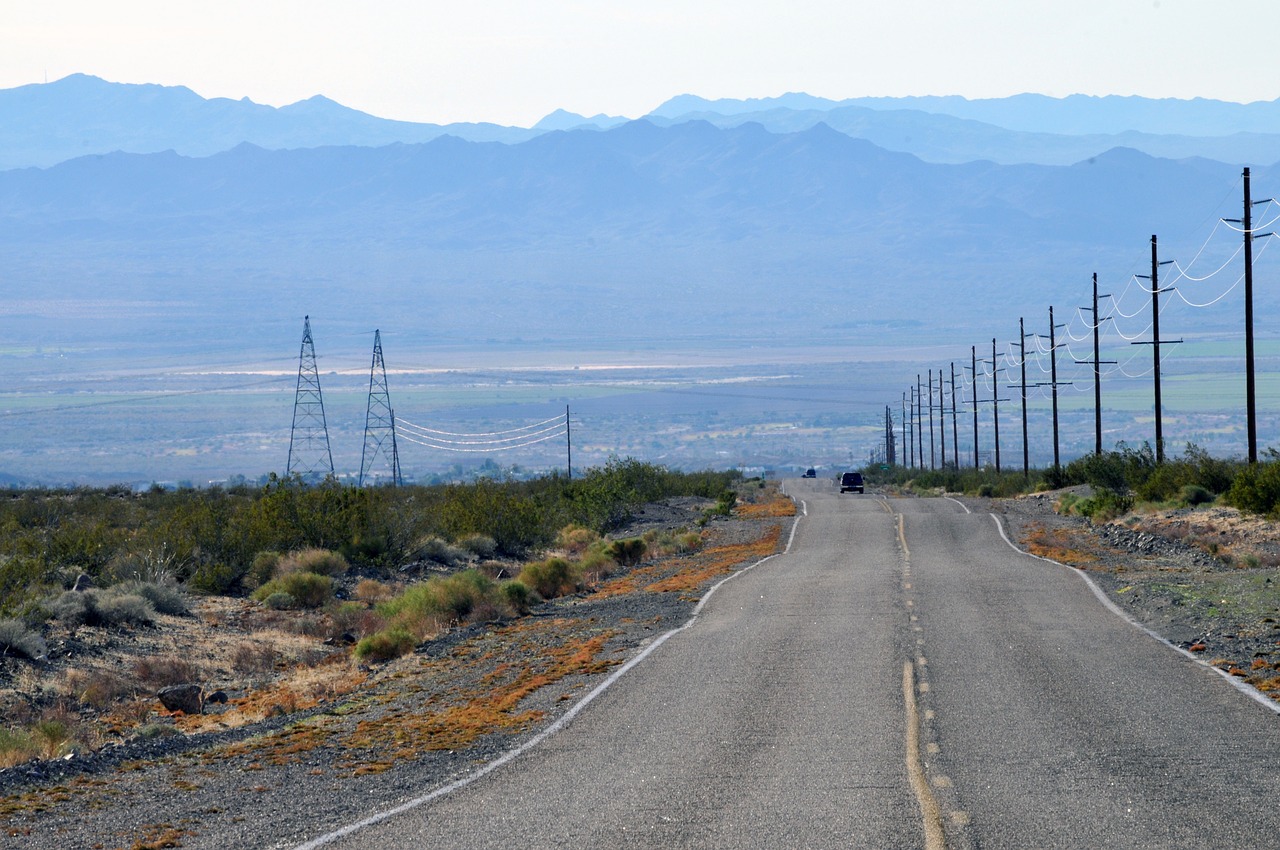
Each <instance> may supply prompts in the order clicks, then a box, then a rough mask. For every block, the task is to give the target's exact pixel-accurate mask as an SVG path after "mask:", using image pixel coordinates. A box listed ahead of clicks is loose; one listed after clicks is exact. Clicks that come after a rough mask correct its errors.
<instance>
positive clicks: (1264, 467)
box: [1222, 460, 1280, 514]
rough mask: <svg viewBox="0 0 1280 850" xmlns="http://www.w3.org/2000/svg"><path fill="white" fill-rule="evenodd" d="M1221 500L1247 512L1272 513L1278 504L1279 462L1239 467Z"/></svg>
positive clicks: (1279, 486)
mask: <svg viewBox="0 0 1280 850" xmlns="http://www.w3.org/2000/svg"><path fill="white" fill-rule="evenodd" d="M1222 500H1223V501H1224V502H1226V503H1227V504H1228V505H1231V506H1233V507H1236V508H1239V509H1240V510H1242V511H1245V512H1247V513H1254V514H1269V513H1272V512H1273V511H1275V510H1276V507H1277V505H1280V462H1277V461H1275V460H1272V461H1271V462H1269V463H1257V464H1248V465H1246V466H1243V467H1241V468H1240V469H1239V470H1238V471H1237V472H1236V476H1235V480H1234V481H1232V482H1231V487H1230V488H1229V489H1228V490H1227V492H1226V493H1225V494H1224V495H1223V499H1222Z"/></svg>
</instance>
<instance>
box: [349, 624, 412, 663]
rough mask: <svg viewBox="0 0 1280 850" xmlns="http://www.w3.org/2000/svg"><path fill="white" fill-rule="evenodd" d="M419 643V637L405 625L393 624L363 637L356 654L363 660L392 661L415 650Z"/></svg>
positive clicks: (357, 645)
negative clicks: (411, 632)
mask: <svg viewBox="0 0 1280 850" xmlns="http://www.w3.org/2000/svg"><path fill="white" fill-rule="evenodd" d="M417 645H418V641H417V639H416V638H415V637H414V636H413V635H412V634H410V632H409V630H408V629H406V628H405V627H403V626H392V627H391V628H389V629H386V630H384V631H381V632H378V633H377V634H372V635H369V636H368V637H366V638H362V639H361V640H360V642H359V643H357V644H356V649H355V656H356V658H358V659H359V660H361V661H372V662H377V661H390V660H391V659H393V658H399V657H400V656H402V655H408V654H409V653H410V652H413V648H414V647H415V646H417Z"/></svg>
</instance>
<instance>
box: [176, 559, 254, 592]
mask: <svg viewBox="0 0 1280 850" xmlns="http://www.w3.org/2000/svg"><path fill="white" fill-rule="evenodd" d="M244 575H245V571H244V570H239V569H236V568H235V567H233V566H231V565H230V564H225V563H222V562H221V561H214V562H210V563H204V564H201V565H200V566H198V567H196V569H195V571H194V572H193V573H192V574H191V577H190V578H188V579H187V587H188V588H190V589H191V590H194V591H195V592H197V593H208V594H213V595H222V594H225V593H227V592H228V591H229V590H231V588H233V587H235V586H236V582H238V581H240V579H241V578H242V577H243V576H244Z"/></svg>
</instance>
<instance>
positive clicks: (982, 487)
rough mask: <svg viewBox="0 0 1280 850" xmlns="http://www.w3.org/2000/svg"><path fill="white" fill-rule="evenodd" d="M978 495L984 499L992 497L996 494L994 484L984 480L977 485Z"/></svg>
mask: <svg viewBox="0 0 1280 850" xmlns="http://www.w3.org/2000/svg"><path fill="white" fill-rule="evenodd" d="M978 495H979V496H981V497H982V498H985V499H990V498H994V497H995V495H996V486H995V485H994V484H991V483H990V482H986V481H984V482H983V483H981V484H979V485H978Z"/></svg>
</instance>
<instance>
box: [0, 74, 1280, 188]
mask: <svg viewBox="0 0 1280 850" xmlns="http://www.w3.org/2000/svg"><path fill="white" fill-rule="evenodd" d="M642 117H644V118H646V119H647V120H649V121H651V122H653V123H656V124H661V125H671V124H678V123H684V122H687V121H691V120H701V121H708V122H710V123H712V124H715V125H717V126H721V127H734V126H740V125H741V124H744V123H758V124H760V125H761V126H763V127H765V128H766V129H768V130H770V131H772V132H776V133H791V132H796V131H798V130H804V129H808V128H810V127H812V126H815V125H816V124H819V123H824V124H827V125H828V126H830V127H832V128H833V129H835V130H837V131H839V132H841V133H844V134H845V135H848V136H851V137H854V138H862V139H866V140H868V141H871V142H874V143H875V144H877V145H879V146H880V147H883V148H886V149H888V150H894V151H899V152H903V153H911V154H914V155H916V156H918V157H920V158H921V159H924V160H926V161H929V162H940V163H963V162H972V161H977V160H991V161H993V162H999V163H1003V164H1019V163H1038V164H1046V165H1069V164H1072V163H1075V162H1080V161H1082V160H1085V159H1088V158H1089V157H1092V156H1097V155H1098V154H1100V153H1104V152H1106V151H1107V150H1110V149H1112V148H1115V147H1131V148H1134V149H1135V150H1141V151H1143V152H1145V153H1149V154H1151V155H1153V156H1161V157H1169V158H1174V159H1178V158H1184V157H1190V156H1201V157H1205V158H1208V159H1217V160H1220V161H1223V162H1232V163H1245V162H1255V163H1267V162H1274V161H1277V160H1280V100H1276V101H1266V102H1258V103H1251V104H1236V103H1226V102H1223V101H1215V100H1206V99H1195V100H1169V99H1166V100H1152V99H1147V98H1140V97H1086V96H1083V95H1073V96H1071V97H1066V98H1049V97H1044V96H1042V95H1031V94H1026V95H1017V96H1014V97H1008V98H999V99H986V100H967V99H965V98H960V97H900V98H870V97H865V98H850V99H847V100H840V101H834V100H827V99H824V98H817V97H812V96H810V95H805V94H788V95H783V96H780V97H775V98H761V99H752V100H730V99H723V100H707V99H704V98H700V97H696V96H693V95H680V96H677V97H674V98H671V99H670V100H668V101H667V102H665V103H663V104H661V105H660V106H658V107H657V108H656V109H654V110H653V111H652V112H651V113H649V114H648V115H646V116H642ZM626 120H627V119H625V118H621V117H618V116H607V115H596V116H592V117H586V116H582V115H576V114H574V113H571V112H567V111H565V110H556V111H555V112H553V113H551V114H550V115H547V116H546V117H545V118H543V119H542V120H541V121H539V122H537V123H536V124H534V126H532V127H529V128H522V127H505V126H500V125H497V124H488V123H461V124H444V125H441V124H427V123H414V122H408V121H393V120H388V119H383V118H377V117H374V116H372V115H369V114H367V113H364V112H359V111H357V110H354V109H350V108H348V107H345V106H342V105H341V104H338V103H335V102H334V101H332V100H329V99H328V98H325V97H323V96H319V95H317V96H315V97H312V98H309V99H307V100H304V101H300V102H298V103H294V104H290V105H288V106H283V107H279V108H276V107H271V106H264V105H261V104H257V103H253V102H252V101H250V100H248V99H247V98H244V99H241V100H230V99H227V98H212V99H205V98H202V97H200V96H199V95H197V94H196V93H195V92H193V91H191V90H190V89H188V88H185V87H182V86H159V85H135V84H122V83H111V82H107V81H104V80H101V79H98V78H97V77H92V76H87V75H83V74H75V75H72V76H69V77H65V78H63V79H61V80H57V81H55V82H52V83H43V84H33V85H27V86H20V87H17V88H12V89H4V90H0V169H5V168H22V167H30V166H35V167H47V166H49V165H53V164H56V163H58V162H62V161H64V160H67V159H71V158H74V157H77V156H84V155H93V154H105V153H112V152H115V151H123V152H127V153H159V152H163V151H167V150H172V151H175V152H177V153H179V154H182V155H185V156H208V155H210V154H213V153H218V152H221V151H225V150H230V149H231V148H233V147H235V146H236V145H238V144H241V143H243V142H248V143H250V144H254V145H257V146H259V147H263V148H267V149H293V148H305V147H320V146H328V145H339V146H341V145H357V146H380V145H387V144H393V143H396V142H401V143H406V144H413V143H421V142H427V141H430V140H432V139H435V138H438V137H440V136H444V135H449V136H455V137H457V138H460V139H465V140H468V141H476V142H484V141H496V142H504V143H507V144H518V143H520V142H524V141H528V140H529V139H531V138H533V137H535V136H538V135H541V134H543V133H548V132H554V131H557V130H574V129H594V130H605V129H610V128H613V127H616V126H618V125H619V124H621V123H624V122H625V121H626Z"/></svg>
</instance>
